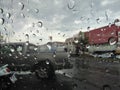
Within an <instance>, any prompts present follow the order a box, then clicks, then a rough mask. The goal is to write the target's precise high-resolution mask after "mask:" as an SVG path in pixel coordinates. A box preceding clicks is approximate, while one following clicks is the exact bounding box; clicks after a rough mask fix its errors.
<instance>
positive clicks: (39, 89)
mask: <svg viewBox="0 0 120 90" xmlns="http://www.w3.org/2000/svg"><path fill="white" fill-rule="evenodd" d="M17 78H18V81H17V82H16V84H14V85H13V86H12V88H11V90H99V89H98V88H97V87H94V86H92V85H89V84H88V83H86V82H85V81H81V80H78V79H73V78H72V77H69V76H67V73H66V74H62V73H61V71H59V72H56V78H55V79H54V80H44V81H41V80H39V79H37V78H36V76H35V75H34V74H27V75H18V76H17Z"/></svg>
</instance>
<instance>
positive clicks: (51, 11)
mask: <svg viewBox="0 0 120 90" xmlns="http://www.w3.org/2000/svg"><path fill="white" fill-rule="evenodd" d="M119 2H120V0H0V32H1V33H2V34H3V35H4V39H6V40H7V41H10V42H16V41H26V40H28V36H29V41H30V42H32V43H35V44H37V43H38V44H44V43H46V42H48V41H50V39H49V37H50V36H52V37H53V41H65V39H66V38H69V37H72V36H73V35H74V34H77V33H78V32H79V31H87V27H90V29H93V28H98V27H101V26H105V25H108V24H109V23H113V21H114V20H115V19H116V18H118V19H120V3H119ZM41 22H42V23H41ZM41 24H42V26H41Z"/></svg>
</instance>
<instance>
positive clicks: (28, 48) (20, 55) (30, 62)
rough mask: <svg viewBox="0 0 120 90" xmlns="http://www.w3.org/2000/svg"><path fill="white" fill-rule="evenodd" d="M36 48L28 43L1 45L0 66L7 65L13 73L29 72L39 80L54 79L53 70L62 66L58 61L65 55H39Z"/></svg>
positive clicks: (64, 57) (65, 57)
mask: <svg viewBox="0 0 120 90" xmlns="http://www.w3.org/2000/svg"><path fill="white" fill-rule="evenodd" d="M37 48H38V46H36V45H34V44H31V43H29V42H23V43H22V42H17V43H6V44H2V45H1V49H0V52H1V55H0V56H1V62H2V63H1V64H6V63H7V64H8V65H9V67H10V69H11V70H14V71H16V70H17V71H21V70H22V71H25V70H30V71H31V72H35V74H36V76H37V77H38V78H41V79H44V78H48V79H51V78H54V76H55V69H58V68H59V66H63V64H64V63H59V61H60V60H62V61H64V59H67V53H66V54H65V53H59V54H57V53H56V56H55V57H53V53H48V52H44V53H41V52H39V51H38V49H37ZM67 63H68V62H67ZM59 64H60V65H59ZM67 65H68V64H67Z"/></svg>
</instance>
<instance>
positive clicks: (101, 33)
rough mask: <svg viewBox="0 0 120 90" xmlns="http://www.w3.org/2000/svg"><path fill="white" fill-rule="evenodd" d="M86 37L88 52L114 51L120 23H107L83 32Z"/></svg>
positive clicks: (118, 38) (119, 36)
mask: <svg viewBox="0 0 120 90" xmlns="http://www.w3.org/2000/svg"><path fill="white" fill-rule="evenodd" d="M84 36H85V37H86V38H88V45H89V47H88V50H89V51H90V52H99V51H103V52H104V51H115V49H116V48H117V43H118V42H119V41H120V25H118V24H117V23H114V24H109V25H107V26H104V27H100V28H97V29H93V30H90V31H89V32H85V33H84Z"/></svg>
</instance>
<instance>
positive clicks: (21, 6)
mask: <svg viewBox="0 0 120 90" xmlns="http://www.w3.org/2000/svg"><path fill="white" fill-rule="evenodd" d="M18 4H19V6H20V9H21V10H23V9H24V4H23V3H22V2H19V3H18Z"/></svg>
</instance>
